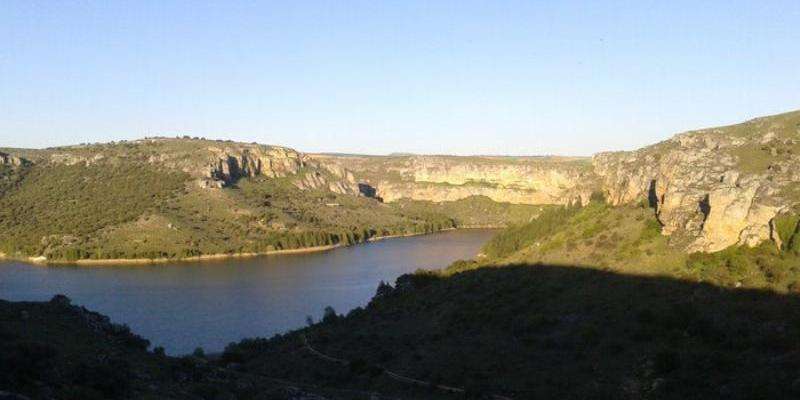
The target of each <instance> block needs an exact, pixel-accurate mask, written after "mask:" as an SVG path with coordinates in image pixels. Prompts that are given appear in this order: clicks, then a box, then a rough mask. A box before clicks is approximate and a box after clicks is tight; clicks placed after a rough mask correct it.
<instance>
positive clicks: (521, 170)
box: [317, 155, 596, 204]
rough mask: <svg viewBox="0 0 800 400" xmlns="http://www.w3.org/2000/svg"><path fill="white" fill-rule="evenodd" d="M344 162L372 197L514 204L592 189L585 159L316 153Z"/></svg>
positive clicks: (552, 200) (568, 198)
mask: <svg viewBox="0 0 800 400" xmlns="http://www.w3.org/2000/svg"><path fill="white" fill-rule="evenodd" d="M317 157H319V158H321V159H323V160H331V161H333V162H335V163H337V164H339V165H347V166H348V167H349V168H350V169H352V170H353V172H354V173H355V175H356V176H357V178H358V179H361V180H363V182H364V183H366V184H369V185H371V186H372V187H374V189H375V192H376V196H378V197H380V198H382V199H383V200H384V201H387V202H392V201H396V200H399V199H401V198H408V199H413V200H429V201H435V202H439V201H454V200H459V199H463V198H466V197H469V196H475V195H480V196H486V197H489V198H491V199H492V200H495V201H499V202H510V203H517V204H569V203H574V202H582V203H585V202H587V201H588V200H589V197H590V196H591V193H592V191H593V190H595V189H596V178H595V177H594V174H593V173H592V171H591V167H590V165H589V162H588V159H581V158H568V157H479V156H474V157H456V156H417V155H414V156H386V157H379V156H341V155H339V156H332V155H325V156H317Z"/></svg>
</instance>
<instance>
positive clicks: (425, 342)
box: [224, 266, 800, 399]
mask: <svg viewBox="0 0 800 400" xmlns="http://www.w3.org/2000/svg"><path fill="white" fill-rule="evenodd" d="M301 333H303V334H305V335H306V337H307V338H308V340H309V341H310V343H311V344H312V346H313V347H314V348H315V349H316V350H318V351H320V352H322V353H325V354H327V355H331V356H334V357H337V358H341V359H345V360H349V361H350V363H349V364H348V366H346V367H345V366H340V365H338V364H336V363H332V362H330V361H325V360H323V359H320V358H316V357H313V356H309V355H305V354H304V351H303V344H302V340H301V337H300V334H299V333H295V334H290V335H287V336H285V337H282V338H274V339H272V340H270V341H245V342H242V343H241V344H240V345H238V346H235V347H231V348H229V349H228V351H227V352H226V354H225V356H224V357H225V358H227V359H229V360H236V361H237V362H241V363H243V368H245V369H246V370H248V371H250V372H254V373H259V374H265V375H269V376H278V377H285V378H291V379H294V380H300V381H313V382H317V383H319V384H327V385H337V386H339V385H343V386H351V387H358V388H362V389H363V388H365V387H368V388H371V389H374V390H379V391H389V392H392V393H394V394H396V395H399V396H403V393H408V392H405V391H406V390H408V386H407V385H402V384H399V383H397V382H395V381H393V380H392V379H390V378H389V377H388V376H387V375H386V374H383V373H382V368H386V369H388V370H391V371H393V372H397V373H401V374H403V375H406V376H410V377H415V378H418V379H420V380H425V381H429V382H432V383H442V384H446V385H450V386H455V387H461V388H465V389H466V390H467V392H468V393H471V394H472V395H475V396H476V397H481V396H484V395H487V394H499V395H504V396H508V397H511V398H517V399H529V398H545V399H547V398H575V399H585V398H607V399H624V398H630V399H642V398H644V399H662V398H675V399H677V398H681V399H685V398H695V399H708V398H727V399H751V398H796V397H794V396H798V395H800V372H798V367H800V339H798V337H800V298H798V297H796V296H787V295H779V294H775V293H772V292H768V291H756V290H743V289H725V288H719V287H715V286H712V285H709V284H703V283H692V282H684V281H678V280H673V279H667V278H658V277H635V276H625V275H619V274H615V273H610V272H604V271H600V270H592V269H582V268H574V267H553V266H510V267H504V268H479V269H476V270H472V271H468V272H463V273H460V274H456V275H453V276H451V277H446V278H444V277H437V276H435V275H429V274H417V275H406V276H403V277H401V278H400V279H399V280H398V285H397V287H396V288H394V289H392V290H390V289H389V288H388V287H386V286H384V287H382V289H380V290H379V294H378V296H376V298H375V299H374V300H373V301H372V302H371V303H370V305H369V306H368V307H367V308H366V309H365V310H356V311H354V312H351V313H350V314H349V315H348V316H347V317H333V316H329V317H328V318H327V319H326V321H323V322H322V323H320V324H317V325H314V326H312V327H310V328H307V329H305V330H304V331H303V332H301ZM427 395H428V396H431V397H436V398H450V397H452V396H453V395H450V394H445V393H439V392H436V391H432V392H428V394H427ZM405 396H406V397H407V398H418V397H419V396H422V394H413V395H412V394H406V395H405Z"/></svg>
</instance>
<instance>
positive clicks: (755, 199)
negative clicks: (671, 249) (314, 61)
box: [592, 112, 800, 252]
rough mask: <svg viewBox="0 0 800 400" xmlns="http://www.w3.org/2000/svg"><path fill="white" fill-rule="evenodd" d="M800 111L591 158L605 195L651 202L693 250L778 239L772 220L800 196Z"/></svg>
mask: <svg viewBox="0 0 800 400" xmlns="http://www.w3.org/2000/svg"><path fill="white" fill-rule="evenodd" d="M798 143H800V112H795V113H789V114H783V115H779V116H773V117H765V118H759V119H755V120H752V121H748V122H746V123H743V124H739V125H733V126H729V127H723V128H715V129H707V130H700V131H693V132H688V133H684V134H680V135H677V136H675V137H674V138H672V139H670V140H668V141H666V142H663V143H659V144H657V145H654V146H650V147H647V148H644V149H641V150H638V151H633V152H617V153H601V154H597V155H595V156H594V157H593V160H592V163H593V165H594V169H595V172H596V173H597V175H599V176H600V178H601V180H602V184H603V188H604V191H605V192H606V195H607V198H608V200H609V201H610V202H611V203H613V204H617V205H619V204H631V203H637V202H646V203H648V204H649V205H650V206H652V207H653V208H654V209H655V212H656V215H657V217H658V219H659V221H660V222H661V223H662V225H663V233H664V234H665V235H672V236H673V237H674V239H675V240H676V242H677V243H679V244H682V245H685V246H686V248H687V249H688V250H689V251H706V252H713V251H719V250H722V249H724V248H726V247H728V246H731V245H736V244H738V245H748V246H754V245H756V244H759V243H761V242H763V241H765V240H770V239H772V240H775V241H776V242H777V241H778V240H779V239H778V238H777V237H776V234H775V233H774V229H773V219H774V218H775V216H776V215H778V214H779V213H782V212H787V211H789V210H790V209H791V207H792V206H793V205H795V204H797V203H798V201H799V200H800V197H798V196H797V194H798V192H797V190H798V185H799V183H798V182H800V146H799V145H798Z"/></svg>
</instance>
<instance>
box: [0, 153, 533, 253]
mask: <svg viewBox="0 0 800 400" xmlns="http://www.w3.org/2000/svg"><path fill="white" fill-rule="evenodd" d="M5 151H8V152H10V153H11V154H15V156H14V157H17V158H15V160H23V161H19V162H18V164H19V165H11V164H10V163H9V164H8V165H6V164H5V163H4V164H3V165H0V168H2V169H0V254H5V255H6V256H7V257H13V258H22V259H26V258H28V257H34V258H37V259H38V260H45V261H51V262H52V261H78V260H86V259H89V260H102V259H180V258H186V257H193V256H202V255H211V254H214V255H216V254H243V253H263V252H271V251H276V250H289V249H302V248H309V247H318V246H336V245H351V244H355V243H359V242H363V241H366V240H369V239H370V238H374V237H377V236H391V235H409V234H421V233H431V232H436V231H440V230H444V229H452V228H457V227H461V226H505V225H507V224H508V223H510V222H516V221H529V220H531V219H532V218H534V217H535V216H536V215H538V213H539V212H541V210H542V208H541V207H538V206H532V205H517V204H509V203H496V202H494V201H491V200H488V199H485V198H479V197H471V198H466V199H462V200H459V201H458V202H444V203H432V202H428V201H408V202H402V203H391V204H385V203H382V202H381V201H379V200H378V199H375V198H372V197H370V196H368V195H365V194H364V193H360V192H359V190H366V189H364V188H360V187H359V186H358V184H356V183H355V181H354V180H353V178H352V176H351V175H350V174H349V172H347V171H346V170H343V169H340V168H338V167H336V166H328V165H325V164H321V163H319V162H318V161H316V160H314V159H311V158H309V157H307V156H305V155H303V154H301V153H296V152H293V151H292V150H288V149H284V148H277V147H270V146H262V145H251V144H238V143H232V142H221V141H209V140H203V139H189V138H185V139H163V138H159V139H150V140H142V141H135V142H120V143H110V144H94V145H81V146H70V147H64V148H54V149H46V150H19V149H6V150H5ZM3 154H6V153H3ZM367 194H368V193H367Z"/></svg>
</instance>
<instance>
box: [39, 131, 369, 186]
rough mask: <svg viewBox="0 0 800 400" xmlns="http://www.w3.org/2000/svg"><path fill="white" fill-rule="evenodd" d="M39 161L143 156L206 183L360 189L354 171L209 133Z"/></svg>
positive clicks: (46, 155)
mask: <svg viewBox="0 0 800 400" xmlns="http://www.w3.org/2000/svg"><path fill="white" fill-rule="evenodd" d="M33 156H34V157H35V158H36V159H37V161H38V162H44V163H53V164H63V165H75V164H86V165H92V164H97V163H105V164H115V163H123V162H142V163H148V164H151V165H157V166H161V167H165V168H170V169H176V170H180V171H183V172H185V173H187V174H188V175H189V176H190V177H192V179H193V180H194V181H195V182H196V183H197V185H199V186H200V187H202V188H206V189H219V188H222V187H224V186H228V185H231V184H234V183H235V182H236V181H237V180H238V179H240V178H243V177H258V176H264V177H268V178H289V180H290V181H291V183H292V184H293V185H295V186H296V187H298V188H300V189H323V190H330V191H333V192H336V193H341V194H353V195H358V194H359V193H360V191H359V185H358V184H357V183H356V181H355V177H354V176H353V174H352V172H350V171H348V170H347V169H346V168H344V167H342V166H340V165H337V164H330V163H324V162H321V161H319V160H315V159H314V158H312V157H311V156H309V155H306V154H303V153H301V152H298V151H295V150H293V149H290V148H286V147H280V146H269V145H261V144H255V143H237V142H231V141H219V140H204V139H172V138H147V139H142V140H136V141H132V142H126V141H124V142H118V143H109V144H93V145H80V146H67V147H59V148H54V149H48V150H42V151H38V152H34V153H33Z"/></svg>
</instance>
